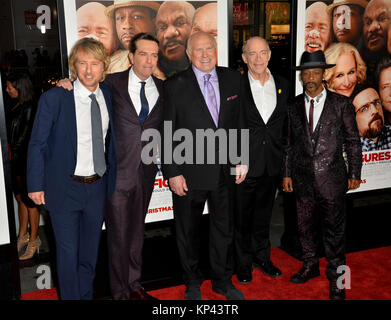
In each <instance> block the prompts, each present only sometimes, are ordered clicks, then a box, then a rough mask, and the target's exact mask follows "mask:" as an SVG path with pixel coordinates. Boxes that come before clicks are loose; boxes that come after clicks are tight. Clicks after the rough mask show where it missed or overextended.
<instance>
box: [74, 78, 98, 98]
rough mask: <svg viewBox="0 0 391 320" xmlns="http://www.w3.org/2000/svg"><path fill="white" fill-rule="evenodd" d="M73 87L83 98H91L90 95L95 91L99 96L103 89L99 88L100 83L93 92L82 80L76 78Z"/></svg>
mask: <svg viewBox="0 0 391 320" xmlns="http://www.w3.org/2000/svg"><path fill="white" fill-rule="evenodd" d="M73 87H74V89H75V93H76V95H78V96H80V97H81V98H89V97H90V95H91V94H92V93H93V94H95V96H96V97H99V96H100V94H101V90H100V88H99V85H98V87H97V88H96V90H95V91H94V92H91V91H90V90H88V89H87V88H86V87H85V86H84V85H83V84H82V83H81V82H80V80H79V79H76V80H75V82H74V83H73Z"/></svg>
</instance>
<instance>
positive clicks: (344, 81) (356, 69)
mask: <svg viewBox="0 0 391 320" xmlns="http://www.w3.org/2000/svg"><path fill="white" fill-rule="evenodd" d="M325 56H326V61H327V63H328V64H335V65H336V66H335V67H333V68H330V69H326V70H325V75H324V78H325V80H326V81H327V86H328V88H329V89H330V90H332V91H335V92H337V93H339V94H342V95H344V96H347V97H350V96H351V95H352V93H353V91H354V89H355V88H356V85H357V84H359V83H363V82H364V81H365V80H366V71H367V67H366V65H365V62H364V60H363V59H362V58H361V56H360V54H359V52H358V51H357V49H356V48H355V47H354V46H352V45H351V44H349V43H343V42H339V43H333V44H332V45H330V46H329V47H328V48H327V50H326V51H325Z"/></svg>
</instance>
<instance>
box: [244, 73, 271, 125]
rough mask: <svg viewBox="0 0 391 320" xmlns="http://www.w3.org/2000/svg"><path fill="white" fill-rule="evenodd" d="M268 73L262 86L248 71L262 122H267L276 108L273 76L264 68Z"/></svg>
mask: <svg viewBox="0 0 391 320" xmlns="http://www.w3.org/2000/svg"><path fill="white" fill-rule="evenodd" d="M266 72H267V73H268V74H269V79H268V80H267V81H266V82H265V84H264V85H263V86H262V85H261V83H260V82H259V80H255V79H254V78H253V77H252V75H251V74H250V72H249V73H248V79H249V81H250V88H251V93H252V95H253V98H254V102H255V105H256V107H257V109H258V112H259V114H260V115H261V117H262V119H263V122H264V123H267V122H268V121H269V119H270V117H271V115H272V113H273V111H274V109H275V108H276V105H277V95H276V84H275V82H274V78H273V76H272V74H271V72H270V70H269V69H266Z"/></svg>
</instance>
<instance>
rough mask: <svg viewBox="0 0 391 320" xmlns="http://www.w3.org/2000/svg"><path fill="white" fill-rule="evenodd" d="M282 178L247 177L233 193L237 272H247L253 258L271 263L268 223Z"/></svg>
mask: <svg viewBox="0 0 391 320" xmlns="http://www.w3.org/2000/svg"><path fill="white" fill-rule="evenodd" d="M280 180H281V178H280V177H278V176H272V177H269V176H261V177H246V180H244V181H243V182H242V183H241V184H239V185H238V186H237V189H236V213H235V222H236V223H235V249H236V254H237V259H238V267H239V268H249V267H251V265H252V259H253V257H256V258H257V259H259V260H261V261H268V260H270V247H271V246H270V239H269V235H270V220H271V216H272V211H273V204H274V199H275V196H276V191H277V187H278V184H279V182H280Z"/></svg>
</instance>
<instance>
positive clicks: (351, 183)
mask: <svg viewBox="0 0 391 320" xmlns="http://www.w3.org/2000/svg"><path fill="white" fill-rule="evenodd" d="M360 183H361V180H357V179H348V189H349V190H354V189H357V188H358V187H359V186H360Z"/></svg>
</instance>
